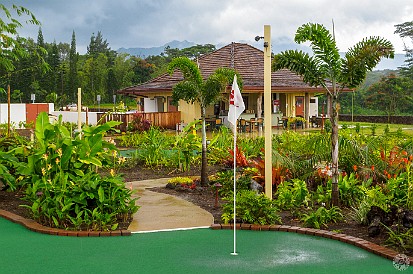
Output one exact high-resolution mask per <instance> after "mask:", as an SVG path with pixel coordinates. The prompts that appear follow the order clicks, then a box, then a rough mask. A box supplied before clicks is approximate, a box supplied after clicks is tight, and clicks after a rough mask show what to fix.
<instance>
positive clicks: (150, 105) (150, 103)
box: [143, 98, 158, 112]
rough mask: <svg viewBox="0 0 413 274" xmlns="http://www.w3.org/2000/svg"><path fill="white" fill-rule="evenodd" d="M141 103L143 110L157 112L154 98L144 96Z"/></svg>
mask: <svg viewBox="0 0 413 274" xmlns="http://www.w3.org/2000/svg"><path fill="white" fill-rule="evenodd" d="M143 105H144V108H145V112H158V104H157V102H156V98H152V99H151V98H144V99H143Z"/></svg>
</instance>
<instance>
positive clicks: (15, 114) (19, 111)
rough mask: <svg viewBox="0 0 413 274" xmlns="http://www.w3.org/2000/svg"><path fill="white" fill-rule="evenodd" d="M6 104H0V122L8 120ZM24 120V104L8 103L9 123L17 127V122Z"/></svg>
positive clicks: (3, 122) (5, 122) (4, 122)
mask: <svg viewBox="0 0 413 274" xmlns="http://www.w3.org/2000/svg"><path fill="white" fill-rule="evenodd" d="M7 109H8V107H7V104H0V123H2V124H7V122H8V111H7ZM20 122H23V123H25V122H26V104H10V123H11V124H12V125H13V126H15V127H16V128H19V123H20Z"/></svg>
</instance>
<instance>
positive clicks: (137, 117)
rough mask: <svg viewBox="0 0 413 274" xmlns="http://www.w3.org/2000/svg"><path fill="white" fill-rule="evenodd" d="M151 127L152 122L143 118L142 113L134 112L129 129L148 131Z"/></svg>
mask: <svg viewBox="0 0 413 274" xmlns="http://www.w3.org/2000/svg"><path fill="white" fill-rule="evenodd" d="M150 127H151V122H150V121H149V120H147V119H144V118H143V115H142V114H141V113H137V112H135V113H133V118H132V121H131V122H130V123H129V124H128V131H139V132H142V131H148V130H149V128H150Z"/></svg>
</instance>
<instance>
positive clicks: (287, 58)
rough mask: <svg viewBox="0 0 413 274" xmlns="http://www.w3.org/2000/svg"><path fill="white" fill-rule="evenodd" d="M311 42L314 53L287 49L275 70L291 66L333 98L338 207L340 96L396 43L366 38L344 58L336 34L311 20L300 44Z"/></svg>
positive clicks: (277, 58)
mask: <svg viewBox="0 0 413 274" xmlns="http://www.w3.org/2000/svg"><path fill="white" fill-rule="evenodd" d="M307 41H309V42H310V43H311V48H312V50H313V53H314V54H313V56H310V55H309V54H308V53H304V52H303V51H297V50H287V51H284V52H281V53H280V54H277V55H275V56H274V61H273V69H274V70H279V69H283V68H287V69H290V70H291V71H293V72H296V73H298V74H299V75H302V76H303V80H304V82H306V83H308V84H309V85H310V86H322V87H324V89H325V90H326V92H327V96H328V98H329V99H330V100H331V113H330V122H331V127H332V129H331V130H332V131H331V158H332V203H333V205H335V206H338V203H339V193H338V176H339V171H338V156H339V155H338V109H339V104H338V95H339V93H340V91H342V90H344V89H345V88H354V87H356V86H358V85H359V84H360V83H361V82H362V81H363V80H364V79H365V77H366V73H367V72H368V71H371V70H372V69H373V68H374V67H375V66H376V65H377V64H378V63H379V61H380V60H381V59H382V58H383V57H385V58H389V57H390V58H393V56H394V49H393V45H392V44H391V43H390V42H389V41H387V40H385V39H383V38H380V37H370V38H366V39H363V40H362V41H361V42H359V43H357V44H356V45H355V46H354V47H353V48H351V49H350V50H349V51H348V52H347V53H346V55H345V57H344V58H341V57H340V54H339V50H338V48H337V45H336V41H335V37H334V35H331V34H330V32H329V31H328V30H327V29H326V28H325V27H324V26H323V25H320V24H313V23H307V24H304V25H302V26H301V27H299V28H298V29H297V32H296V35H295V42H296V43H303V42H307Z"/></svg>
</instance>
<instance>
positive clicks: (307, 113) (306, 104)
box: [304, 92, 310, 128]
mask: <svg viewBox="0 0 413 274" xmlns="http://www.w3.org/2000/svg"><path fill="white" fill-rule="evenodd" d="M304 119H305V128H309V119H310V94H308V92H306V93H305V96H304Z"/></svg>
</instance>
